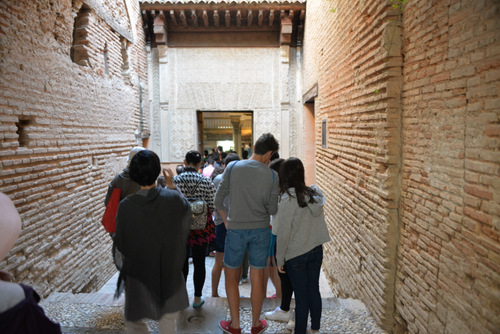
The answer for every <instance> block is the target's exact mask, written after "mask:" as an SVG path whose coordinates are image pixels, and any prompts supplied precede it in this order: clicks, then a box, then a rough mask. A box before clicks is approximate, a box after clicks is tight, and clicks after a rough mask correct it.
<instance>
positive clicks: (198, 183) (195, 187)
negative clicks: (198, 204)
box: [184, 177, 203, 197]
mask: <svg viewBox="0 0 500 334" xmlns="http://www.w3.org/2000/svg"><path fill="white" fill-rule="evenodd" d="M201 181H203V177H200V178H199V180H198V182H197V183H196V184H195V186H194V188H191V189H190V188H189V186H188V185H187V183H184V184H185V185H186V188H188V191H189V194H190V195H189V197H193V196H194V193H195V192H196V190H197V189H198V186H199V185H200V183H201Z"/></svg>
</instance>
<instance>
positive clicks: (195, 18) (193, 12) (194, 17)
mask: <svg viewBox="0 0 500 334" xmlns="http://www.w3.org/2000/svg"><path fill="white" fill-rule="evenodd" d="M191 19H192V20H193V26H194V27H195V28H196V27H198V15H197V14H196V10H195V9H192V10H191Z"/></svg>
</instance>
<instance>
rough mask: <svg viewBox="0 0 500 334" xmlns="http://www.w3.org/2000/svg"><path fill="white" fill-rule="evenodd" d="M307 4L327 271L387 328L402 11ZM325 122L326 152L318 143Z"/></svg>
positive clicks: (308, 79) (379, 4)
mask: <svg viewBox="0 0 500 334" xmlns="http://www.w3.org/2000/svg"><path fill="white" fill-rule="evenodd" d="M307 6H308V7H307V16H308V18H311V17H314V20H310V21H307V24H306V36H305V44H304V59H305V61H304V70H303V72H304V73H306V74H307V73H309V72H310V70H309V66H314V63H316V64H318V66H319V67H318V69H317V73H318V77H317V78H314V76H313V75H312V76H307V75H305V76H304V78H305V85H304V90H303V93H305V92H307V91H308V90H309V89H311V87H312V86H311V85H313V84H314V82H315V81H317V82H318V89H319V95H318V98H317V99H316V100H315V116H316V129H317V134H318V135H317V137H316V140H317V146H316V152H317V164H316V173H317V174H316V179H317V181H318V183H319V185H320V187H321V188H322V189H323V190H324V191H325V193H326V197H327V204H326V208H325V210H326V216H327V222H328V224H329V227H330V233H331V235H332V238H333V242H331V243H329V244H327V245H326V247H325V267H326V270H327V272H328V273H329V275H330V277H331V279H332V281H333V284H334V288H335V290H336V292H337V293H338V295H339V296H341V297H354V298H360V299H362V300H363V301H364V302H365V303H366V304H367V305H368V307H369V309H370V311H371V312H372V314H373V316H374V317H375V318H376V319H377V320H378V321H379V323H380V324H382V325H383V327H384V328H386V329H387V328H389V327H391V323H392V314H393V312H394V303H393V299H392V298H393V293H391V292H392V291H391V290H392V289H393V288H394V278H395V256H396V246H397V244H396V240H397V222H398V214H397V206H398V198H399V193H398V192H399V189H398V188H397V185H398V182H399V180H398V171H399V163H400V152H399V147H400V139H399V138H400V137H399V132H400V125H399V123H400V118H399V114H400V113H399V95H400V86H401V85H400V84H399V83H400V82H401V56H400V43H399V42H400V37H399V35H400V29H399V25H398V24H397V22H395V21H396V18H397V16H396V15H397V14H398V13H397V11H395V10H391V7H390V6H387V4H386V3H385V2H384V1H371V2H363V3H359V5H358V4H357V5H353V4H352V2H351V1H337V2H335V3H334V2H312V1H311V2H308V5H307ZM331 10H332V11H331ZM389 19H391V20H393V21H394V22H393V23H392V25H389V24H388V23H387V21H388V20H389ZM393 31H395V34H394V39H392V40H391V38H392V37H393V36H392V32H393ZM309 41H313V43H310V44H308V42H309ZM389 44H391V46H389ZM389 49H390V50H389ZM388 52H390V56H391V57H389V58H388V57H387V54H388ZM308 55H315V57H316V60H315V61H311V60H309V61H308V60H307V57H308ZM387 58H388V61H386V59H387ZM311 73H313V74H314V73H315V70H314V68H313V69H311ZM323 120H326V121H327V145H326V148H323V147H321V143H320V142H318V141H319V140H320V139H321V136H320V134H321V122H322V121H323Z"/></svg>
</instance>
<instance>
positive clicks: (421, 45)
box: [396, 1, 500, 333]
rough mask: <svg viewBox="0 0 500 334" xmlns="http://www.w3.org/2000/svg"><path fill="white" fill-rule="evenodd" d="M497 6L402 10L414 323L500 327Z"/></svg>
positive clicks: (403, 315)
mask: <svg viewBox="0 0 500 334" xmlns="http://www.w3.org/2000/svg"><path fill="white" fill-rule="evenodd" d="M499 11H500V5H499V4H498V2H495V1H477V2H476V1H432V2H423V1H411V2H410V3H409V4H408V7H407V8H406V10H405V12H404V15H403V19H404V21H403V26H404V38H405V44H404V49H403V52H404V55H405V64H404V77H405V81H404V88H403V98H402V105H403V142H404V146H403V165H402V193H401V196H402V198H401V225H400V231H401V235H400V239H399V254H398V273H397V276H398V280H397V284H396V307H397V311H398V314H397V319H398V326H407V328H408V330H409V331H410V332H411V333H437V332H440V333H442V332H445V333H495V332H498V329H499V328H500V318H499V317H498V314H499V311H500V300H499V298H498V287H499V285H498V283H499V282H500V257H499V254H500V244H499V236H500V235H499V232H498V229H499V223H500V209H499V203H500V183H499V172H500V151H499V147H500V133H499V132H498V129H500V124H499V119H500V99H499V88H500V29H499V28H500V20H499V16H498V13H499ZM495 129H496V130H495Z"/></svg>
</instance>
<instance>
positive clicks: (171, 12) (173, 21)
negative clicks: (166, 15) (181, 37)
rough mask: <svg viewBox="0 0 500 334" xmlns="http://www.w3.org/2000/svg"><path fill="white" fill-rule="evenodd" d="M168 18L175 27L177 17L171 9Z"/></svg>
mask: <svg viewBox="0 0 500 334" xmlns="http://www.w3.org/2000/svg"><path fill="white" fill-rule="evenodd" d="M170 19H171V20H172V23H173V24H174V26H176V27H177V19H176V18H175V11H174V10H173V9H172V10H170Z"/></svg>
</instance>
